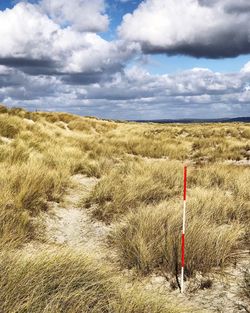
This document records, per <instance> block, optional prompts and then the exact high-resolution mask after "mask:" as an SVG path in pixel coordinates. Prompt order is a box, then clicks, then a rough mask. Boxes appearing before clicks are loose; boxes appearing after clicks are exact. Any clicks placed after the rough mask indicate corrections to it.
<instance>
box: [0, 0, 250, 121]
mask: <svg viewBox="0 0 250 313" xmlns="http://www.w3.org/2000/svg"><path fill="white" fill-rule="evenodd" d="M0 38H1V40H0V102H1V103H4V104H5V105H7V106H11V107H23V108H25V109H27V110H32V111H34V110H39V111H63V112H70V113H74V114H80V115H88V116H89V115H92V116H97V117H100V118H111V119H121V120H124V119H130V120H131V119H132V120H135V119H136V120H138V119H169V118H170V119H171V118H172V119H176V118H178V119H181V118H222V117H239V116H250V1H249V0H237V1H235V0H178V1H176V0H144V1H140V0H113V1H111V0H109V1H108V0H91V1H89V0H70V1H68V0H26V1H19V0H14V1H12V0H0Z"/></svg>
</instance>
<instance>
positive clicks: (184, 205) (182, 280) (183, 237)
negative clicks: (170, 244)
mask: <svg viewBox="0 0 250 313" xmlns="http://www.w3.org/2000/svg"><path fill="white" fill-rule="evenodd" d="M186 198H187V166H184V175H183V222H182V235H181V293H183V292H184V266H185V224H186Z"/></svg>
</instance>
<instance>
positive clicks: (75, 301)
mask: <svg viewBox="0 0 250 313" xmlns="http://www.w3.org/2000/svg"><path fill="white" fill-rule="evenodd" d="M0 270H1V277H0V289H1V293H0V307H1V310H2V312H18V313H26V312H29V313H40V312H43V313H46V312H48V313H49V312H53V313H59V312H61V313H73V312H74V313H78V312H79V313H82V312H85V313H88V312H89V313H105V312H106V313H125V312H126V313H148V312H151V313H177V312H183V310H181V308H178V307H176V306H175V307H174V304H170V303H168V300H167V299H166V298H165V297H161V296H159V295H157V294H155V293H152V292H150V293H149V292H145V290H142V289H140V288H139V287H136V286H131V284H128V282H126V281H124V280H121V279H120V278H118V277H116V276H115V275H112V274H111V269H109V268H105V267H103V266H100V265H99V263H97V262H95V261H93V260H92V259H91V258H89V257H88V256H86V255H85V254H82V253H79V252H78V253H77V252H74V251H71V250H67V249H61V251H60V252H56V251H48V252H40V253H37V254H34V255H32V254H30V255H27V254H23V253H15V254H14V255H13V253H7V254H4V255H3V254H1V255H0Z"/></svg>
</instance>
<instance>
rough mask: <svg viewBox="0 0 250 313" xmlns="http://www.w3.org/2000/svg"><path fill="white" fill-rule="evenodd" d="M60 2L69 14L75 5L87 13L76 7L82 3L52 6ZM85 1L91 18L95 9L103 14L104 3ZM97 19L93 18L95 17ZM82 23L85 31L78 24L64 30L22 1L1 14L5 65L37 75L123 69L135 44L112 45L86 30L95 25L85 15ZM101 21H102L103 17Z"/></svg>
mask: <svg viewBox="0 0 250 313" xmlns="http://www.w3.org/2000/svg"><path fill="white" fill-rule="evenodd" d="M45 2H46V1H45ZM59 2H60V3H61V4H64V5H65V8H66V9H67V10H69V11H70V7H69V6H72V7H71V9H72V10H73V11H74V12H75V11H76V12H78V11H79V12H78V13H79V14H81V11H82V10H83V8H81V9H80V10H76V8H74V5H76V4H77V3H78V2H79V1H78V2H76V1H68V2H66V1H57V0H56V1H49V2H48V3H52V4H54V5H56V4H58V3H59ZM85 2H86V1H81V5H82V6H84V8H86V12H85V14H87V15H88V14H89V13H90V12H89V10H90V11H91V10H94V8H95V10H94V11H95V12H96V14H99V13H98V10H97V8H96V7H98V4H99V5H100V10H101V8H102V5H103V4H102V1H95V0H94V1H91V4H87V2H86V5H85ZM46 3H47V2H46ZM79 3H80V2H79ZM88 3H90V2H88ZM79 5H80V4H79ZM53 8H54V7H53ZM66 9H65V10H66ZM78 13H77V14H78ZM65 14H66V13H65ZM97 17H98V16H95V15H94V16H93V18H97ZM65 18H67V16H66V17H65ZM81 20H82V21H83V22H84V23H85V24H84V25H85V26H84V27H83V25H82V27H81V31H78V30H76V29H75V28H74V27H73V26H76V24H74V25H73V26H72V27H71V26H67V27H62V26H61V25H59V24H57V23H56V20H52V19H50V18H49V16H47V15H46V14H45V13H44V11H43V10H41V8H40V6H38V5H33V4H30V3H22V2H21V3H19V4H17V5H16V6H15V7H14V8H13V9H7V10H5V11H0V38H1V49H0V59H1V60H0V61H1V64H2V65H8V66H13V67H18V68H23V70H24V71H26V72H29V73H31V72H32V74H33V75H34V74H36V72H37V74H45V73H46V71H47V72H50V73H53V72H59V73H60V72H63V73H65V72H67V73H74V72H75V73H85V72H88V73H90V72H93V73H96V72H99V73H100V72H102V71H105V70H108V71H110V70H111V71H113V70H116V69H120V68H121V66H122V64H123V62H124V61H125V60H126V59H127V57H128V56H129V55H131V54H132V53H133V51H134V49H135V47H134V45H133V44H130V45H123V43H122V42H108V41H106V40H104V39H102V38H101V37H100V36H99V35H97V34H96V33H93V32H86V31H83V29H92V28H93V27H92V26H93V25H92V22H91V21H89V20H88V19H86V17H85V15H84V14H83V15H82V16H81ZM99 20H100V21H101V19H100V18H99ZM77 23H78V22H77ZM87 25H89V27H88V26H87ZM46 67H47V68H46Z"/></svg>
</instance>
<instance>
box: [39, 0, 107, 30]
mask: <svg viewBox="0 0 250 313" xmlns="http://www.w3.org/2000/svg"><path fill="white" fill-rule="evenodd" d="M40 6H41V7H42V8H43V9H44V10H45V12H46V13H47V14H48V15H49V16H50V17H51V18H52V19H53V20H54V21H56V23H59V24H61V25H62V26H65V25H67V24H69V25H72V26H73V28H74V29H76V30H79V31H89V32H100V31H105V30H106V29H107V27H108V24H109V19H108V16H107V15H106V14H104V12H105V2H104V0H91V1H89V0H70V1H68V0H53V1H51V0H41V1H40Z"/></svg>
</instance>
